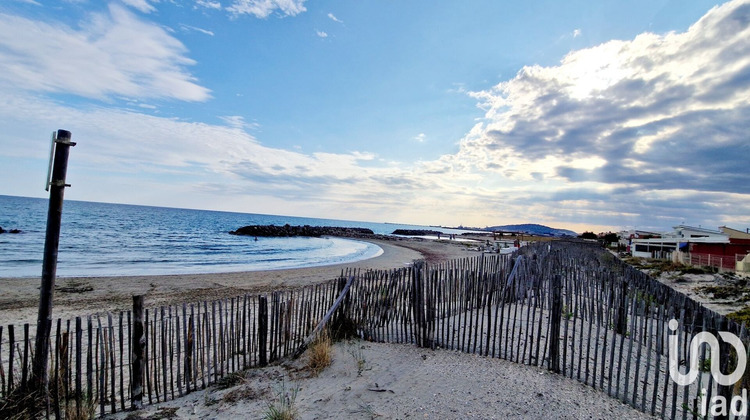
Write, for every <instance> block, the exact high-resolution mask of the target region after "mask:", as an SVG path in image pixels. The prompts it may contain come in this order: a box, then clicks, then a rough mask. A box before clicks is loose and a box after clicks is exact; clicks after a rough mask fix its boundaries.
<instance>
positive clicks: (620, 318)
mask: <svg viewBox="0 0 750 420" xmlns="http://www.w3.org/2000/svg"><path fill="white" fill-rule="evenodd" d="M627 331H628V282H627V281H624V280H623V282H622V283H620V301H619V304H618V306H617V334H621V335H625V334H626V333H627Z"/></svg>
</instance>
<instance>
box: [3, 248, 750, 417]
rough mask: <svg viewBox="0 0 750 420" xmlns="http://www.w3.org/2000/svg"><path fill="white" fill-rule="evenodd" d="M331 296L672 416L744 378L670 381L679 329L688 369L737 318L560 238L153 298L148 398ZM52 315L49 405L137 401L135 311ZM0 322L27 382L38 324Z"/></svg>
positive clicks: (272, 356)
mask: <svg viewBox="0 0 750 420" xmlns="http://www.w3.org/2000/svg"><path fill="white" fill-rule="evenodd" d="M347 278H349V279H350V281H346V279H347ZM337 298H339V299H337ZM335 301H338V302H340V305H339V307H338V309H337V310H336V313H335V315H334V317H333V318H334V319H336V320H337V323H338V324H339V325H349V326H350V327H351V328H354V329H356V331H357V333H358V334H359V335H360V336H361V337H363V338H364V339H367V340H372V341H383V342H393V343H413V344H416V345H418V346H422V347H427V348H444V349H452V350H458V351H462V352H467V353H475V354H481V355H483V356H487V357H497V358H502V359H506V360H510V361H513V362H517V363H523V364H527V365H532V366H539V367H542V368H545V369H550V370H552V371H555V372H557V373H560V374H562V375H564V376H567V377H570V378H573V379H576V380H578V381H580V382H582V383H585V384H587V385H590V386H592V387H593V388H595V389H598V390H601V391H603V392H605V393H607V394H608V395H610V396H612V397H614V398H618V399H620V400H621V401H622V402H624V403H626V404H629V405H631V406H632V407H634V408H636V409H638V410H640V411H642V412H645V413H648V414H651V415H656V416H660V417H663V418H695V417H698V416H699V415H700V414H701V406H702V405H706V404H705V402H706V401H711V399H712V397H714V396H717V395H721V396H724V397H725V398H726V401H729V400H730V399H731V396H732V395H734V394H737V393H738V392H739V391H740V389H744V388H746V387H747V378H748V376H750V375H745V376H744V377H743V379H742V381H740V383H738V384H737V385H736V386H735V387H726V386H719V385H718V384H717V383H716V382H715V380H714V378H713V376H712V375H711V374H710V373H708V372H705V371H703V370H701V372H700V374H698V376H697V380H696V381H694V382H693V383H692V384H690V385H689V386H679V385H677V384H676V383H675V382H674V381H672V380H671V379H670V375H669V369H668V363H669V353H668V348H669V347H668V344H669V340H670V337H675V338H676V340H677V348H678V358H677V360H678V363H679V370H680V372H681V373H686V372H687V371H688V367H689V366H690V365H691V357H694V356H693V355H692V354H691V353H690V352H689V347H690V340H691V338H692V337H693V336H694V335H695V334H697V333H698V332H701V331H707V332H712V333H715V332H716V331H730V332H733V333H735V334H736V335H738V336H739V337H740V338H741V339H742V341H743V342H744V343H746V344H747V343H748V341H750V337H748V335H749V333H748V331H747V329H746V328H745V327H744V325H743V326H740V325H737V324H736V323H734V322H733V321H731V320H728V319H726V318H725V317H723V316H720V315H718V314H716V313H714V312H712V311H710V310H708V309H706V308H704V307H702V306H701V305H700V304H698V303H697V302H695V301H693V300H691V299H690V298H688V297H686V296H685V295H684V294H681V293H678V292H676V291H674V290H673V289H671V288H670V287H668V286H666V285H663V284H661V283H659V282H657V281H655V280H653V279H651V278H650V277H648V276H647V275H645V274H643V273H642V272H640V271H638V270H636V269H633V268H632V267H630V266H628V265H626V264H624V263H622V262H621V261H620V260H618V259H617V258H615V257H614V256H613V255H612V254H610V253H608V252H606V251H604V250H601V249H600V248H598V247H596V246H592V245H589V244H582V243H575V242H561V241H557V242H551V243H550V242H547V243H538V244H532V245H530V246H526V247H523V248H521V249H520V250H519V251H517V252H515V253H513V254H510V255H491V256H490V255H485V256H479V257H476V258H470V259H464V260H456V261H452V262H448V263H444V264H440V265H436V266H430V265H427V264H424V263H423V262H415V263H414V264H413V265H412V266H411V267H408V268H402V269H394V270H390V271H367V272H347V273H342V277H341V278H340V279H337V280H334V281H330V282H326V283H322V284H318V285H313V286H308V287H305V288H302V289H298V290H290V291H283V292H275V293H273V294H271V295H267V296H266V295H262V296H255V295H246V296H240V297H238V298H234V299H224V300H220V301H214V302H202V303H193V304H183V305H182V306H177V307H175V306H172V307H161V308H155V309H151V310H150V311H148V310H147V311H145V312H144V314H143V321H144V322H143V325H144V327H145V330H144V335H143V337H144V338H145V340H144V341H143V344H145V352H144V359H143V364H144V378H143V402H144V403H146V404H150V403H155V402H159V401H165V400H171V399H174V398H176V397H178V396H181V395H184V394H186V393H189V392H192V391H193V390H196V389H202V388H205V387H207V386H209V385H210V384H212V383H214V382H216V381H217V380H219V379H221V378H222V377H223V376H225V375H227V374H229V373H231V372H234V371H237V370H241V369H246V368H250V367H256V366H263V365H265V364H267V363H270V362H273V361H275V360H277V359H279V358H282V357H285V356H288V355H291V354H293V353H294V352H295V351H296V350H297V349H299V348H300V347H301V346H303V344H304V342H305V338H306V337H307V336H308V335H309V334H310V332H311V331H312V330H313V327H315V325H316V323H317V321H319V320H320V319H322V318H323V317H324V315H325V314H326V313H327V312H328V311H329V309H331V306H332V305H333V303H334V302H335ZM672 319H676V320H677V321H678V328H676V330H675V331H673V330H672V329H669V328H668V325H669V321H670V320H672ZM342 320H343V323H342ZM54 327H55V328H53V337H54V340H52V341H53V344H52V346H51V348H50V351H51V353H50V354H51V357H50V363H51V366H50V375H49V376H50V383H51V385H50V389H51V398H50V401H51V402H50V408H49V411H50V415H51V416H54V417H57V418H64V417H67V415H66V414H68V413H74V412H76V411H79V410H87V409H89V410H92V409H93V410H96V412H97V413H98V414H105V413H110V412H116V411H121V410H125V409H128V408H130V401H131V398H132V396H133V391H132V390H131V387H132V384H131V382H132V381H131V377H132V363H133V346H134V345H136V346H137V344H133V343H131V340H130V339H129V337H131V335H132V332H133V331H132V330H133V328H134V319H133V316H132V314H131V312H122V313H119V314H114V315H112V314H107V315H104V316H92V317H85V318H76V319H75V320H72V322H71V321H66V322H62V321H61V320H58V321H57V322H56V325H55V326H54ZM0 334H2V335H1V336H0V343H1V347H0V357H2V360H0V382H2V385H1V386H0V393H2V394H1V395H2V396H7V395H9V393H11V391H12V390H14V389H18V388H23V387H24V386H25V384H26V381H27V380H28V378H27V376H28V374H27V372H28V369H29V364H30V362H29V361H30V360H31V359H32V357H31V356H30V355H29V352H30V349H31V348H32V347H33V345H31V343H32V342H33V337H30V336H29V328H28V325H24V326H23V328H22V329H19V328H14V327H13V326H7V327H6V328H5V329H0ZM706 347H707V346H702V348H701V349H702V350H701V352H700V354H699V355H698V356H697V357H699V358H700V365H701V366H705V365H707V364H710V358H711V357H714V358H717V357H720V360H721V361H722V364H723V365H722V371H724V372H727V371H729V370H731V369H730V367H731V366H729V365H731V363H733V361H736V360H737V357H736V354H733V353H731V352H730V350H729V348H730V346H728V345H724V344H722V345H721V346H720V350H719V352H720V353H721V354H714V355H711V354H710V351H709V350H708V349H707V348H706ZM748 347H750V346H746V348H748ZM703 389H705V390H706V395H701V390H703ZM708 414H711V412H710V410H709V413H708Z"/></svg>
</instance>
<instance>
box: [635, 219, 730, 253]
mask: <svg viewBox="0 0 750 420" xmlns="http://www.w3.org/2000/svg"><path fill="white" fill-rule="evenodd" d="M673 229H674V231H672V232H669V233H663V234H662V235H661V237H659V238H649V239H641V238H633V239H631V240H630V254H631V255H633V256H634V257H643V258H667V257H668V254H670V253H672V252H674V251H677V250H680V249H686V248H687V247H688V246H689V245H688V244H689V243H691V242H692V243H696V242H700V243H729V235H727V234H726V233H724V232H722V231H719V230H713V229H706V228H702V227H695V226H686V225H678V226H675V227H673Z"/></svg>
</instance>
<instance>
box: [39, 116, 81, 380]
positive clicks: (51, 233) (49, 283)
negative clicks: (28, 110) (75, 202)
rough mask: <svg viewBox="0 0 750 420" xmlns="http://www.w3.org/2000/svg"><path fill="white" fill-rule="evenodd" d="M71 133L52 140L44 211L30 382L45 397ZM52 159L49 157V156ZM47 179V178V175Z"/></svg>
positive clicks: (58, 132) (67, 132) (66, 132)
mask: <svg viewBox="0 0 750 420" xmlns="http://www.w3.org/2000/svg"><path fill="white" fill-rule="evenodd" d="M70 137H71V134H70V131H65V130H57V136H56V138H55V140H54V143H53V146H54V148H55V149H54V152H55V154H54V158H55V160H54V166H53V169H52V178H51V179H47V181H48V184H47V187H49V188H50V192H49V208H48V210H47V232H46V235H45V239H44V259H43V260H42V285H41V287H40V289H39V312H38V316H37V321H36V340H35V343H34V350H35V352H34V363H33V367H32V378H33V381H34V386H35V388H36V390H37V391H38V392H39V393H42V394H45V395H46V389H47V382H48V381H47V360H48V358H49V351H48V350H47V349H48V348H49V336H50V330H51V328H52V327H51V325H52V296H53V294H54V291H55V273H56V271H57V251H58V248H59V247H60V224H61V222H62V209H63V196H64V195H65V187H67V186H69V185H67V184H66V183H65V177H66V175H67V172H68V155H69V152H70V148H71V146H75V143H73V142H71V141H70ZM50 158H51V156H50ZM48 175H49V174H48Z"/></svg>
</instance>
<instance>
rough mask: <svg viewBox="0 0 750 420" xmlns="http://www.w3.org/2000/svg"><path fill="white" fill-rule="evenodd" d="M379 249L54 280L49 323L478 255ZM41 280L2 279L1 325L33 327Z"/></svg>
mask: <svg viewBox="0 0 750 420" xmlns="http://www.w3.org/2000/svg"><path fill="white" fill-rule="evenodd" d="M361 240H363V241H366V242H370V243H374V244H375V245H378V246H379V247H380V248H381V249H382V250H383V254H382V255H380V256H377V257H374V258H369V259H365V260H360V261H356V262H352V263H343V264H334V265H325V266H317V267H305V268H292V269H276V270H263V271H245V272H232V273H206V274H167V275H140V276H107V277H58V278H57V280H56V291H55V296H54V303H53V304H54V307H53V312H52V313H53V317H54V318H62V319H70V318H72V317H75V316H82V315H90V314H95V313H101V312H108V311H109V312H116V311H122V310H128V309H130V308H131V306H132V296H134V295H144V296H145V300H146V306H147V307H154V306H161V305H174V304H179V305H181V304H182V303H187V302H198V301H208V300H214V299H222V298H229V297H235V296H238V295H242V294H245V293H267V292H271V291H274V290H281V289H287V288H294V287H300V286H304V285H308V284H315V283H320V282H324V281H327V280H330V279H334V278H336V277H338V276H339V275H340V274H341V272H342V271H343V270H345V269H347V268H351V269H359V270H388V269H394V268H400V267H405V266H407V265H409V264H410V263H411V262H412V261H414V260H416V259H426V260H427V261H429V262H432V263H438V262H441V261H447V260H451V259H457V258H465V257H470V256H473V255H476V252H473V251H470V250H469V248H467V247H466V246H463V245H460V244H455V243H447V242H445V241H443V242H440V241H431V240H420V239H391V240H380V239H367V240H365V239H361ZM40 279H41V277H39V278H29V277H25V278H8V277H6V278H0V325H8V324H15V325H20V324H23V323H30V324H34V323H35V322H36V316H37V311H38V305H39V285H40V281H41V280H40Z"/></svg>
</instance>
